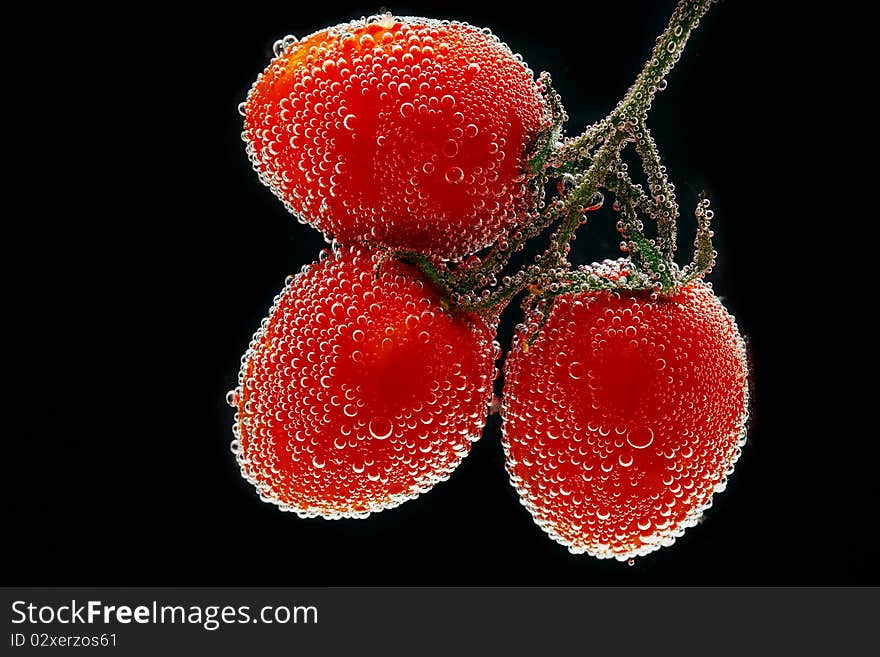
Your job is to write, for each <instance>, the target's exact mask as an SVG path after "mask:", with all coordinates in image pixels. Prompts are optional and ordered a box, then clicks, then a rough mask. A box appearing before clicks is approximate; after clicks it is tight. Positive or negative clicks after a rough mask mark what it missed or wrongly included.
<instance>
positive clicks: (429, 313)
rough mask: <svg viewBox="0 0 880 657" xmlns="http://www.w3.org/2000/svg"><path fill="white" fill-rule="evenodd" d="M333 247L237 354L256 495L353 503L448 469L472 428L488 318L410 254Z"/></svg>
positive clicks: (360, 513)
mask: <svg viewBox="0 0 880 657" xmlns="http://www.w3.org/2000/svg"><path fill="white" fill-rule="evenodd" d="M379 259H380V255H379V254H378V253H377V252H374V251H362V250H357V249H351V250H349V249H342V250H340V251H339V252H338V253H336V254H331V255H329V256H328V257H326V258H324V259H322V260H320V261H319V262H317V263H315V264H313V265H311V266H310V267H309V268H307V269H306V270H305V271H304V272H303V273H300V274H299V275H297V276H295V277H292V279H291V280H290V282H289V284H288V285H287V286H286V287H285V288H284V290H283V291H282V292H281V293H280V294H279V295H278V297H277V298H276V301H275V304H274V305H273V306H272V308H271V310H270V312H269V316H268V318H267V319H266V320H264V322H263V325H262V328H261V329H260V330H259V331H258V332H257V333H256V334H255V335H254V339H253V341H252V342H251V345H250V348H249V349H248V351H247V353H246V354H245V356H244V357H243V359H242V368H241V373H240V385H239V386H238V388H237V389H236V390H235V391H234V392H233V393H231V395H230V402H231V403H232V404H233V405H234V406H235V407H236V408H237V414H236V422H235V434H236V437H237V438H236V440H235V441H234V442H233V451H234V452H235V453H236V454H237V456H238V461H239V464H240V466H241V472H242V475H243V476H244V477H245V478H246V479H247V480H248V481H250V482H251V483H252V484H253V485H254V486H255V487H256V488H257V490H258V491H259V493H260V494H261V496H262V497H263V499H264V500H265V501H268V502H272V503H274V504H277V505H278V506H279V507H281V508H282V509H285V510H289V511H295V512H296V513H298V514H299V515H301V516H306V517H313V516H323V517H325V518H342V517H364V516H365V515H368V514H369V513H370V512H373V511H380V510H382V509H388V508H391V507H394V506H397V505H398V504H400V503H402V502H403V501H405V500H408V499H411V498H414V497H416V496H418V495H419V494H420V493H422V492H424V491H427V490H428V489H430V488H431V487H432V486H433V485H434V484H435V483H437V482H438V481H440V480H442V479H444V478H446V477H447V476H448V475H449V473H450V472H452V470H454V469H455V467H456V466H457V465H458V464H459V463H460V462H461V460H462V459H463V458H464V457H465V456H466V455H467V453H468V451H469V449H470V445H471V442H472V441H475V440H477V439H478V438H479V437H480V432H481V430H482V427H483V424H484V422H485V418H486V414H487V409H488V404H489V401H490V397H491V395H492V382H493V379H494V376H495V359H496V355H497V354H496V350H497V344H496V343H495V342H494V329H493V327H491V326H489V325H488V324H486V322H485V321H483V320H482V319H481V318H480V317H478V316H475V315H465V314H453V313H451V312H450V311H449V310H447V309H446V308H445V307H444V306H443V305H442V304H441V301H440V298H439V297H438V295H437V293H436V292H435V290H434V289H433V288H432V287H431V285H430V284H429V283H428V282H427V281H426V280H424V279H423V278H422V276H421V274H420V273H419V272H418V270H416V269H415V268H414V267H412V266H411V265H406V264H403V263H400V262H396V261H386V262H384V263H382V264H381V266H380V268H379V271H378V273H377V271H376V267H377V264H379Z"/></svg>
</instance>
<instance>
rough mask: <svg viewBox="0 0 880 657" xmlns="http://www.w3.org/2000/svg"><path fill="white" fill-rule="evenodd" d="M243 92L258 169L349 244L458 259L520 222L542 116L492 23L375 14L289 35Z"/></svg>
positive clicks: (285, 197)
mask: <svg viewBox="0 0 880 657" xmlns="http://www.w3.org/2000/svg"><path fill="white" fill-rule="evenodd" d="M276 50H277V56H276V57H275V58H274V59H273V60H272V62H271V63H270V64H269V66H268V67H267V68H266V70H265V71H264V72H263V73H262V74H261V75H260V77H259V78H258V79H257V80H256V82H255V83H254V85H253V87H252V88H251V90H250V92H249V94H248V97H247V100H246V102H245V103H243V104H242V106H241V110H242V113H243V114H244V117H245V120H244V124H245V130H244V132H243V134H242V136H243V139H244V140H245V141H246V143H247V150H248V155H249V157H250V159H251V162H252V164H253V166H254V168H255V169H256V171H257V172H258V174H259V175H260V179H261V181H262V182H263V183H264V184H266V185H267V186H269V187H270V188H271V189H272V191H273V192H274V193H275V194H276V195H277V196H278V197H279V198H280V199H281V200H282V201H284V203H285V205H286V206H287V208H288V209H289V210H290V211H291V212H293V213H294V214H295V215H297V216H298V217H299V218H300V219H301V221H303V222H306V223H309V224H311V225H313V226H315V227H316V228H318V229H319V230H322V231H324V232H325V233H326V234H328V235H330V236H332V237H333V238H335V239H337V240H338V241H340V242H341V243H351V242H361V243H370V244H378V245H383V246H388V247H392V248H401V249H417V250H420V251H423V252H426V253H431V254H433V255H436V256H439V257H441V258H455V257H460V256H463V255H465V254H467V253H472V252H474V251H476V250H478V249H480V248H482V247H484V246H487V245H489V244H491V243H492V242H493V241H494V240H495V239H496V238H498V237H499V236H500V235H502V234H503V233H504V232H505V231H506V230H508V229H509V228H510V227H511V226H513V225H516V224H517V223H518V222H520V221H522V220H523V219H524V217H525V215H526V213H527V211H528V208H529V205H530V201H531V193H530V190H529V177H528V175H527V174H526V171H525V168H524V161H525V159H524V158H525V156H526V155H527V151H528V149H529V148H530V146H531V145H532V144H533V142H534V140H535V137H536V136H537V134H538V131H539V129H540V128H541V125H542V121H543V120H544V114H545V109H544V105H543V101H542V99H541V96H540V93H539V90H538V86H537V84H536V82H535V79H534V75H533V73H532V71H531V70H529V69H528V68H527V67H526V66H525V65H524V64H523V63H522V61H521V59H520V58H518V57H516V56H514V55H513V54H512V53H511V51H510V49H509V48H508V47H507V46H506V45H505V44H504V43H502V42H500V41H499V40H498V38H497V37H495V36H494V35H493V34H491V32H489V31H488V30H479V29H477V28H474V27H472V26H470V25H468V24H466V23H459V22H449V21H435V20H430V19H425V18H394V17H391V16H390V15H384V16H376V17H372V18H371V19H368V20H360V21H353V22H351V23H348V24H344V25H338V26H336V27H331V28H328V29H325V30H322V31H320V32H317V33H315V34H313V35H311V36H309V37H307V38H305V39H303V40H302V41H296V40H295V39H293V38H292V37H291V38H288V39H286V40H284V41H280V42H279V44H278V48H277V49H276Z"/></svg>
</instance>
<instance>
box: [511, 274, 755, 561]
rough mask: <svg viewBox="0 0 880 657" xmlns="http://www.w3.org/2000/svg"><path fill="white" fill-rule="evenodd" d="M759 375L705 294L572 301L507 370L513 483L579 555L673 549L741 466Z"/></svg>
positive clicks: (604, 295) (520, 340) (517, 351)
mask: <svg viewBox="0 0 880 657" xmlns="http://www.w3.org/2000/svg"><path fill="white" fill-rule="evenodd" d="M747 375H748V372H747V362H746V352H745V347H744V344H743V341H742V338H741V336H740V333H739V330H738V328H737V325H736V322H735V320H734V319H733V317H731V316H730V315H729V314H728V313H727V311H726V310H725V309H724V307H723V306H722V304H721V302H720V301H719V300H718V298H717V297H716V296H715V295H714V294H713V293H712V291H711V288H710V287H709V286H707V285H705V284H704V283H702V282H697V283H693V284H690V285H688V286H685V287H683V288H681V289H679V290H677V291H676V292H675V293H674V294H672V295H671V296H668V297H664V296H659V295H657V294H653V295H652V293H651V292H649V291H644V292H605V291H603V292H586V293H579V294H574V295H566V296H562V297H560V298H558V299H557V300H556V302H555V304H554V306H553V308H552V310H551V311H550V314H549V316H548V318H547V321H546V324H545V325H544V326H543V328H542V329H541V332H540V334H539V336H538V338H537V339H536V340H535V341H534V343H533V344H531V345H530V346H528V347H527V346H526V343H525V342H524V337H523V336H522V335H520V336H519V337H517V338H516V339H515V341H514V346H513V349H512V351H511V353H510V355H509V356H508V359H507V362H506V365H505V386H504V398H503V404H502V417H503V431H504V449H505V454H506V462H507V470H508V473H509V476H510V480H511V483H512V484H513V486H514V487H515V488H516V489H517V491H518V492H519V495H520V500H521V502H522V503H523V505H524V506H525V507H526V508H527V509H528V510H529V512H530V513H531V514H532V516H533V518H534V520H535V522H536V523H537V524H538V525H539V526H540V527H541V528H542V529H543V530H544V531H545V532H547V533H548V534H549V535H550V537H551V538H553V539H554V540H556V541H557V542H559V543H561V544H562V545H564V546H566V547H568V549H569V550H570V551H571V552H573V553H584V552H586V553H588V554H590V555H593V556H595V557H599V558H611V557H613V558H615V559H618V560H620V561H625V560H627V559H630V558H631V557H635V556H638V555H644V554H647V553H649V552H652V551H654V550H656V549H658V548H659V547H661V546H667V545H671V544H672V543H673V542H674V541H675V539H676V538H677V537H679V536H681V535H682V534H683V533H684V531H685V529H686V528H688V527H691V526H693V525H694V524H696V522H697V521H698V520H699V519H700V517H701V515H702V513H703V511H704V510H705V509H706V508H708V507H709V505H710V504H711V499H712V495H713V493H714V492H719V491H721V490H723V489H724V487H725V485H726V477H727V475H729V474H730V473H731V472H732V467H733V464H734V463H735V462H736V460H737V458H738V457H739V454H740V448H741V446H742V444H743V442H744V438H745V424H746V419H747V407H748V385H747Z"/></svg>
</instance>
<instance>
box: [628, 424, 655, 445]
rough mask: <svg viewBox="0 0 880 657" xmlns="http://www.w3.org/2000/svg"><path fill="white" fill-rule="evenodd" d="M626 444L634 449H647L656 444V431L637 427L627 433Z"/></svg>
mask: <svg viewBox="0 0 880 657" xmlns="http://www.w3.org/2000/svg"><path fill="white" fill-rule="evenodd" d="M626 442H628V443H629V445H630V447H633V448H634V449H645V448H646V447H650V446H651V443H653V442H654V431H653V430H652V429H651V428H650V427H646V426H638V427H635V428H633V429H630V430H629V431H628V432H627V434H626Z"/></svg>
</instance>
